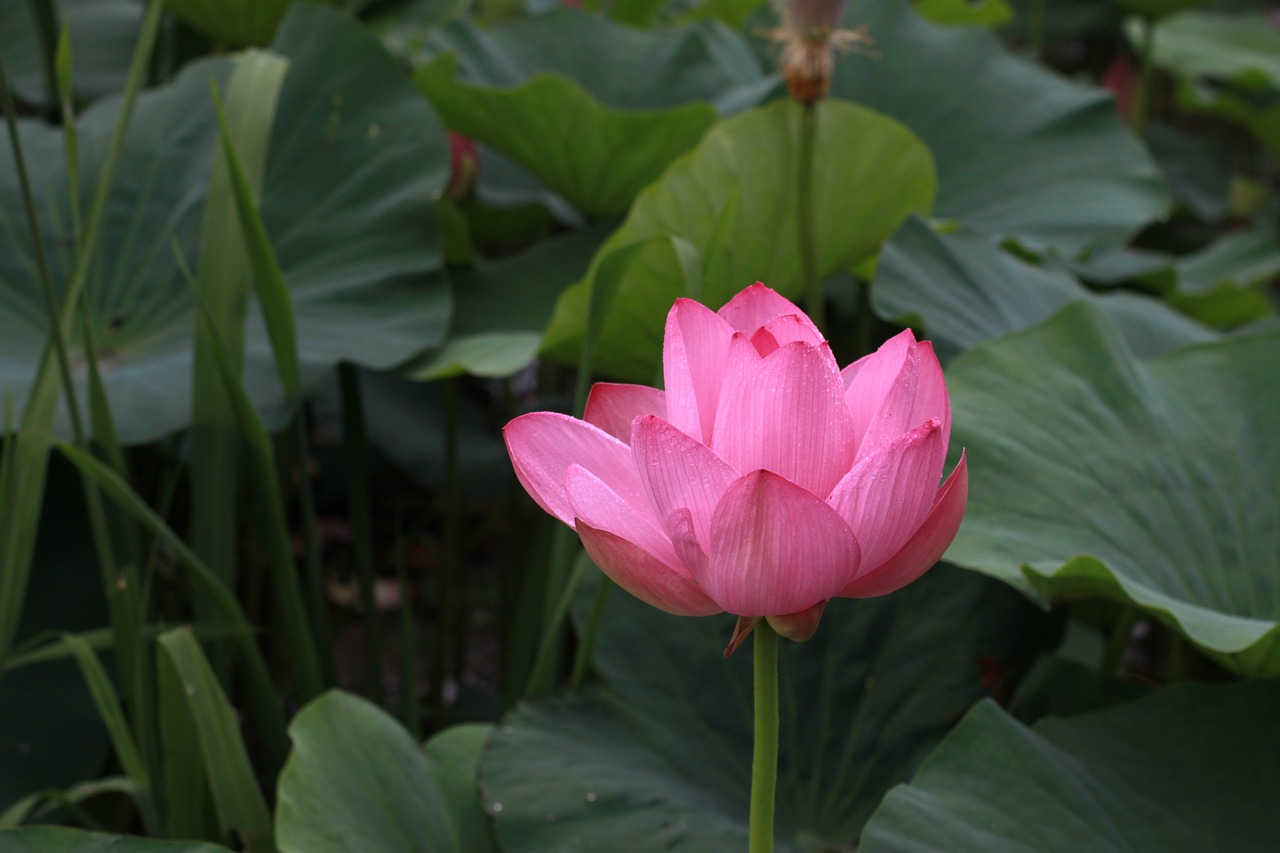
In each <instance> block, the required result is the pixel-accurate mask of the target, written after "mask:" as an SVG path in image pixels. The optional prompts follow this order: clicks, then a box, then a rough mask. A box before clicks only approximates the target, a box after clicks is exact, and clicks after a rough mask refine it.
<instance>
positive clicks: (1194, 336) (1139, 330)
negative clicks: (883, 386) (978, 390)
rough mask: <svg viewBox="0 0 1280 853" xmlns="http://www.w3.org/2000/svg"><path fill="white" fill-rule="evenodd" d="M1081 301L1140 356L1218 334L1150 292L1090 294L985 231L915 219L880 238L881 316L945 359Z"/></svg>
mask: <svg viewBox="0 0 1280 853" xmlns="http://www.w3.org/2000/svg"><path fill="white" fill-rule="evenodd" d="M1081 300H1088V301H1091V302H1093V303H1095V304H1096V305H1098V306H1099V307H1101V308H1102V309H1104V310H1105V311H1107V312H1108V313H1109V314H1111V316H1112V317H1113V318H1114V319H1115V320H1116V321H1117V323H1119V325H1120V328H1121V329H1122V331H1123V333H1124V336H1125V339H1126V340H1127V341H1128V343H1129V346H1130V347H1131V348H1132V349H1133V350H1134V351H1135V352H1136V353H1138V354H1140V355H1151V354H1155V353H1158V352H1163V351H1165V350H1167V349H1171V348H1173V347H1177V346H1182V345H1183V344H1188V343H1195V342H1200V341H1207V340H1210V339H1212V338H1214V337H1215V335H1214V333H1213V332H1212V331H1210V330H1209V329H1208V328H1206V327H1205V326H1202V325H1200V324H1199V323H1196V322H1195V321H1193V320H1190V319H1188V318H1187V317H1184V316H1183V315H1182V314H1179V313H1178V312H1177V311H1175V310H1173V309H1172V308H1170V307H1169V306H1168V305H1166V304H1164V303H1163V302H1162V301H1160V300H1159V299H1156V298H1154V297H1151V296H1144V295H1139V294H1135V293H1114V294H1095V293H1093V292H1092V291H1090V290H1088V289H1087V288H1085V287H1084V286H1082V285H1081V284H1080V283H1079V282H1078V281H1076V279H1075V278H1074V277H1073V276H1072V275H1071V274H1070V273H1068V272H1066V271H1065V270H1062V269H1059V268H1057V267H1053V266H1035V265H1033V264H1031V263H1028V262H1026V261H1022V260H1019V259H1018V258H1016V257H1014V256H1013V255H1011V254H1009V253H1008V252H1006V251H1004V250H1003V249H1001V248H1000V246H999V245H998V242H997V241H996V240H995V238H993V237H991V236H990V235H986V234H980V233H975V232H973V231H959V232H952V233H947V234H938V233H936V232H935V231H933V229H931V228H930V227H929V226H928V225H927V224H925V223H924V222H922V221H920V220H919V219H917V218H914V217H913V218H911V219H909V220H907V222H906V224H905V225H903V226H902V229H901V230H899V231H898V233H897V234H895V235H894V237H893V239H892V240H890V241H889V242H888V243H886V244H885V247H884V250H883V251H882V252H881V254H880V263H879V264H878V265H877V267H876V276H875V279H874V282H873V289H872V304H873V305H874V307H875V310H876V312H877V313H878V314H880V315H881V316H883V317H888V318H891V319H895V320H899V321H902V322H908V321H909V322H911V323H912V325H917V326H920V327H922V328H923V330H924V333H925V335H926V336H927V337H928V338H929V339H931V340H932V341H933V344H934V347H935V349H936V350H937V352H938V354H939V356H940V357H942V358H944V359H949V358H952V357H954V356H956V355H958V354H959V353H961V352H963V351H964V350H966V349H968V348H969V347H971V346H973V345H974V344H976V343H978V342H980V341H984V340H986V339H988V338H993V337H996V336H998V335H1002V334H1005V333H1007V332H1012V331H1017V330H1019V329H1025V328H1026V327H1028V326H1033V325H1035V324H1036V323H1039V322H1040V321H1041V320H1044V319H1046V318H1048V317H1049V316H1050V315H1051V314H1053V313H1054V312H1055V311H1057V310H1058V309H1059V308H1061V307H1062V306H1063V305H1066V304H1067V303H1070V302H1077V301H1081Z"/></svg>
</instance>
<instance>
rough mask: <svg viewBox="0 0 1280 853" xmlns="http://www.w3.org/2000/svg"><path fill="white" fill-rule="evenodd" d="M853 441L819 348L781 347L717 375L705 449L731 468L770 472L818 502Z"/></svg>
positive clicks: (842, 468) (834, 377)
mask: <svg viewBox="0 0 1280 853" xmlns="http://www.w3.org/2000/svg"><path fill="white" fill-rule="evenodd" d="M853 442H854V439H853V424H852V421H851V420H850V418H849V410H848V408H847V407H846V406H845V402H844V397H843V394H842V392H841V387H840V377H839V375H838V374H837V373H836V372H835V367H834V362H833V361H831V360H830V352H829V350H828V348H827V346H826V345H825V344H824V345H823V346H821V347H814V346H809V345H808V344H802V343H792V344H787V345H786V346H785V347H782V348H781V349H779V350H778V351H777V352H775V353H774V354H773V355H771V356H769V357H768V358H766V359H764V361H762V362H760V364H759V366H756V367H753V368H748V369H744V370H742V371H733V370H731V371H730V375H728V376H726V377H725V388H724V391H723V396H722V399H721V402H720V410H719V412H717V414H716V429H715V434H714V436H713V438H712V444H711V447H712V449H713V450H715V452H716V455H717V456H719V457H720V458H722V459H724V460H725V461H726V462H728V463H729V464H730V465H732V466H733V467H734V468H736V469H737V470H739V471H754V470H758V469H764V470H766V471H772V472H773V473H775V474H779V475H781V476H783V477H785V478H786V479H788V480H790V481H791V482H793V483H796V484H797V485H799V486H801V487H803V488H805V489H808V490H809V491H810V492H812V493H813V494H814V495H817V496H818V497H820V498H825V497H826V496H827V495H828V494H830V492H831V489H832V488H833V487H834V486H835V484H836V483H838V482H839V481H840V478H841V477H843V476H844V475H845V473H846V472H848V470H849V467H850V466H851V465H852V463H853V448H854V443H853Z"/></svg>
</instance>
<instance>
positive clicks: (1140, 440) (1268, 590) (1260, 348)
mask: <svg viewBox="0 0 1280 853" xmlns="http://www.w3.org/2000/svg"><path fill="white" fill-rule="evenodd" d="M1277 383H1280V330H1271V331H1268V332H1260V333H1256V334H1252V335H1242V336H1240V337H1236V338H1228V339H1223V340H1220V341H1213V342H1209V343H1204V344H1196V345H1191V346H1187V347H1183V348H1181V349H1177V350H1174V351H1172V352H1170V353H1167V354H1164V355H1161V356H1156V357H1152V358H1147V359H1138V358H1135V357H1134V355H1133V353H1132V352H1131V350H1130V349H1129V348H1128V347H1127V346H1126V344H1125V342H1124V339H1123V336H1122V335H1121V333H1120V331H1119V330H1118V329H1117V328H1116V326H1115V324H1114V323H1113V322H1112V321H1111V320H1109V319H1108V318H1107V316H1106V315H1105V314H1104V313H1103V312H1102V311H1101V310H1100V309H1099V308H1097V307H1096V306H1093V305H1089V304H1084V303H1077V304H1073V305H1069V306H1067V307H1065V308H1063V309H1062V310H1061V311H1059V312H1058V314H1056V315H1055V316H1054V317H1053V318H1051V319H1050V320H1049V321H1047V322H1045V323H1043V324H1041V325H1039V326H1036V327H1034V328H1032V329H1029V330H1027V331H1024V332H1020V333H1016V334H1013V335H1010V336H1007V337H1005V338H1000V339H997V340H994V341H990V342H987V343H985V344H980V345H979V346H977V347H975V348H973V349H972V350H969V351H968V352H967V353H965V354H964V355H963V356H961V357H959V358H957V359H956V360H955V361H953V362H952V363H951V365H950V367H949V371H948V386H949V387H950V389H951V401H952V409H953V416H954V418H955V421H954V422H955V430H954V432H953V433H952V439H951V444H952V447H953V448H955V449H956V450H957V451H958V450H959V448H961V447H967V448H968V453H969V460H970V463H969V471H970V489H969V506H968V511H967V514H966V517H965V522H964V524H963V526H962V527H961V528H960V533H959V535H958V536H957V537H956V541H955V543H954V544H953V545H952V547H951V549H950V550H949V551H948V552H947V559H948V560H951V561H953V562H955V563H957V564H959V565H962V566H966V567H969V568H973V569H977V570H979V571H982V572H986V573H988V574H991V575H993V576H995V577H998V578H1001V579H1003V580H1005V581H1007V582H1009V583H1012V584H1014V585H1015V586H1018V587H1019V588H1022V589H1024V590H1026V591H1028V592H1030V593H1032V594H1034V595H1035V596H1036V597H1038V598H1040V599H1042V600H1055V599H1067V598H1079V597H1082V596H1101V597H1104V598H1110V599H1114V600H1118V601H1122V602H1132V603H1133V604H1134V605H1136V606H1138V607H1140V608H1142V609H1143V610H1144V611H1146V612H1147V613H1149V614H1150V615H1152V616H1154V617H1156V618H1158V619H1160V620H1162V621H1164V622H1166V623H1168V624H1169V625H1170V626H1172V627H1173V628H1174V629H1175V630H1177V631H1179V632H1181V633H1182V634H1183V635H1184V636H1186V637H1187V639H1189V640H1190V641H1191V642H1192V643H1194V644H1196V645H1197V646H1199V647H1200V648H1202V649H1204V650H1205V651H1206V652H1208V653H1209V654H1211V655H1214V656H1216V657H1217V658H1218V659H1220V660H1221V661H1222V662H1223V663H1225V664H1226V665H1227V666H1229V667H1232V668H1233V669H1235V670H1237V671H1238V672H1240V673H1243V674H1246V675H1255V676H1266V675H1274V674H1277V673H1280V538H1277V535H1276V530H1277V528H1276V525H1275V519H1276V518H1277V517H1278V515H1280V493H1278V492H1277V490H1276V487H1275V486H1276V482H1277V478H1278V477H1280V444H1277V443H1276V442H1275V441H1274V436H1275V435H1276V433H1277V430H1280V407H1277V406H1275V405H1274V390H1275V388H1276V385H1277Z"/></svg>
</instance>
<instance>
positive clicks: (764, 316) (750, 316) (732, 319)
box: [719, 281, 826, 355]
mask: <svg viewBox="0 0 1280 853" xmlns="http://www.w3.org/2000/svg"><path fill="white" fill-rule="evenodd" d="M719 313H720V316H721V317H723V318H724V319H725V320H726V321H728V323H729V325H730V326H732V327H733V328H734V329H735V330H737V331H739V332H743V333H745V334H746V336H747V337H748V338H749V337H751V336H753V335H754V334H755V333H756V330H757V329H759V328H761V327H762V326H765V325H766V324H768V323H769V321H770V320H773V319H775V318H777V317H784V316H794V317H797V318H799V322H800V323H802V324H803V325H806V326H807V327H808V333H807V334H808V336H807V337H806V338H804V340H806V341H808V342H809V343H820V342H821V341H823V340H826V339H825V338H824V337H823V336H822V332H820V331H818V327H817V326H815V325H813V321H812V320H810V319H809V318H808V316H807V315H806V314H805V313H804V312H803V311H801V310H800V309H799V308H797V307H796V305H795V303H794V302H791V301H790V300H789V299H787V298H785V297H784V296H782V295H781V294H779V293H778V292H777V291H776V290H773V289H771V288H768V287H765V286H764V285H763V284H761V283H760V282H758V281H757V282H756V283H755V284H753V285H751V286H750V287H748V288H746V289H744V290H742V291H740V292H739V293H738V295H737V296H735V297H733V298H732V299H730V300H729V303H728V304H727V305H725V306H724V307H723V308H721V309H720V312H719ZM797 340H798V339H797ZM780 343H786V341H780ZM762 354H763V355H767V353H762Z"/></svg>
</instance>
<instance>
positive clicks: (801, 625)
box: [769, 601, 827, 643]
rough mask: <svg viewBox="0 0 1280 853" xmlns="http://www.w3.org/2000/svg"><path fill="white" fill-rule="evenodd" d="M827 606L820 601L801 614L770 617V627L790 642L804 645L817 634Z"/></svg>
mask: <svg viewBox="0 0 1280 853" xmlns="http://www.w3.org/2000/svg"><path fill="white" fill-rule="evenodd" d="M826 606H827V603H826V602H825V601H819V602H818V603H817V604H815V605H813V606H812V607H810V608H809V609H808V610H801V611H800V612H799V613H788V614H786V615H785V616H770V617H769V625H770V626H772V627H773V630H775V631H777V632H778V633H779V634H781V635H782V636H784V637H786V638H787V639H788V640H793V641H794V642H797V643H803V642H806V641H808V640H810V639H812V638H813V635H814V633H816V632H817V630H818V623H819V622H821V621H822V611H823V610H824V609H825V608H826Z"/></svg>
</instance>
